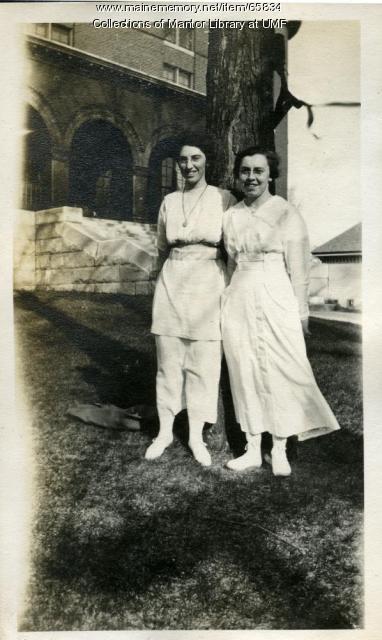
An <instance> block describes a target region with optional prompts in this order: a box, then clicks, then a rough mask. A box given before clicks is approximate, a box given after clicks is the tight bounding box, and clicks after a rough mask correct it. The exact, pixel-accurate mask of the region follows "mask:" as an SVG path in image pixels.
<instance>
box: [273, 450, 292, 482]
mask: <svg viewBox="0 0 382 640" xmlns="http://www.w3.org/2000/svg"><path fill="white" fill-rule="evenodd" d="M271 464H272V471H273V475H274V476H290V474H291V473H292V469H291V467H290V464H289V462H288V458H287V455H286V451H285V449H275V448H273V449H272V452H271Z"/></svg>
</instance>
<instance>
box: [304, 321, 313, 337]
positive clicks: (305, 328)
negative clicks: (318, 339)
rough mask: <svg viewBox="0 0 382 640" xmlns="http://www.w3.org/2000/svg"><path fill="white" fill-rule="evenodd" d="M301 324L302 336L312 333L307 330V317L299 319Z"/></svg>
mask: <svg viewBox="0 0 382 640" xmlns="http://www.w3.org/2000/svg"><path fill="white" fill-rule="evenodd" d="M301 325H302V331H303V333H304V337H305V338H310V336H311V335H312V334H311V333H310V331H309V318H304V319H303V320H301Z"/></svg>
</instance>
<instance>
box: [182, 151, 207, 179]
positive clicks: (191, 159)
mask: <svg viewBox="0 0 382 640" xmlns="http://www.w3.org/2000/svg"><path fill="white" fill-rule="evenodd" d="M178 164H179V168H180V171H181V173H182V176H183V178H184V179H185V181H186V185H189V186H195V185H196V184H198V182H199V181H200V180H202V179H203V178H204V177H205V173H206V156H205V155H204V153H203V151H202V150H201V149H199V147H192V146H191V145H187V144H186V145H183V147H182V148H181V150H180V154H179V158H178Z"/></svg>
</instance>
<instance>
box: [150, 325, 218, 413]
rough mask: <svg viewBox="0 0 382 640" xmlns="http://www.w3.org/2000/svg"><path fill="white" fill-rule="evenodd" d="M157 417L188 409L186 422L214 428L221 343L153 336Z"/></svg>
mask: <svg viewBox="0 0 382 640" xmlns="http://www.w3.org/2000/svg"><path fill="white" fill-rule="evenodd" d="M155 342H156V350H157V361H158V372H157V378H156V392H157V407H158V414H159V417H160V416H161V415H165V414H166V413H167V414H168V413H171V414H173V415H174V416H175V415H176V414H177V413H179V411H181V410H182V409H187V412H188V416H189V419H191V420H200V421H202V422H209V423H211V424H214V423H215V422H216V420H217V406H218V393H219V380H220V367H221V358H222V343H221V341H220V340H187V339H186V338H176V337H172V336H158V335H156V336H155Z"/></svg>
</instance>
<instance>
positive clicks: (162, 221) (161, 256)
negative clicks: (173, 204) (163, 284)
mask: <svg viewBox="0 0 382 640" xmlns="http://www.w3.org/2000/svg"><path fill="white" fill-rule="evenodd" d="M157 248H158V261H157V265H158V272H160V271H161V269H162V267H163V265H164V263H165V262H166V260H167V258H168V255H169V253H170V248H169V246H168V243H167V236H166V204H165V201H164V200H163V202H162V204H161V207H160V209H159V215H158V226H157Z"/></svg>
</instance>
